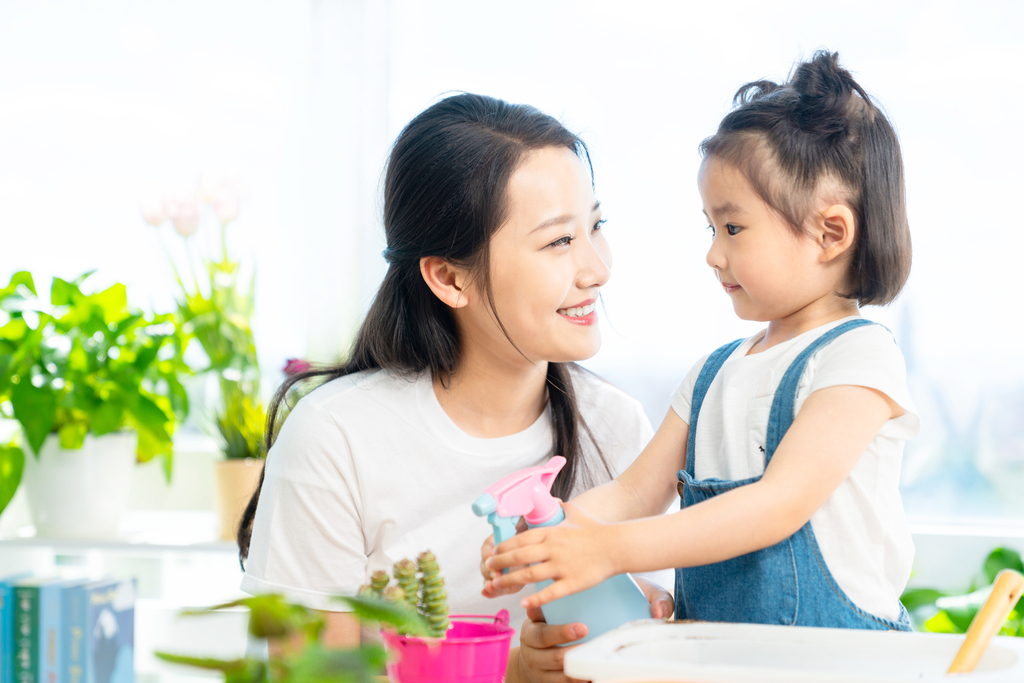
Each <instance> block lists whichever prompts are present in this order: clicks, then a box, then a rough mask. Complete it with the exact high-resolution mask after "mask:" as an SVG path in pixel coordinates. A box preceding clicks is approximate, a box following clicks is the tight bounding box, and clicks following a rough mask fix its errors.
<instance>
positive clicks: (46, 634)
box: [38, 579, 63, 683]
mask: <svg viewBox="0 0 1024 683" xmlns="http://www.w3.org/2000/svg"><path fill="white" fill-rule="evenodd" d="M62 583H63V582H61V581H60V580H58V579H53V580H50V581H47V582H45V583H43V584H41V585H40V586H39V678H38V682H39V683H59V680H58V679H59V675H60V650H61V648H60V636H61V626H60V608H61V597H62V595H61V594H62V593H63V585H62Z"/></svg>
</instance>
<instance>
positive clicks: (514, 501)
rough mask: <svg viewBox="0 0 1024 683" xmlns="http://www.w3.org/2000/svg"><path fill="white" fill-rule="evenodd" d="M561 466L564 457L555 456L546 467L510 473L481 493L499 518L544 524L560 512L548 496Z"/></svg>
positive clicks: (554, 499)
mask: <svg viewBox="0 0 1024 683" xmlns="http://www.w3.org/2000/svg"><path fill="white" fill-rule="evenodd" d="M564 465H565V458H563V457H562V456H560V455H556V456H554V457H553V458H551V460H548V462H547V464H546V465H538V466H537V467H528V468H526V469H525V470H519V471H518V472H515V473H514V474H510V475H508V476H507V477H505V478H504V479H502V480H501V481H499V482H498V483H496V484H493V485H491V486H490V487H488V488H487V490H486V491H484V493H488V494H490V495H491V496H492V497H493V498H494V501H495V503H497V513H498V516H499V517H520V516H522V517H525V518H526V522H527V523H528V524H530V525H537V524H543V523H544V522H547V521H548V520H550V519H551V518H552V517H554V516H555V514H556V513H557V512H558V510H559V509H560V508H559V506H558V500H557V499H556V498H554V497H553V496H552V495H551V485H552V484H553V483H554V482H555V477H556V476H557V475H558V473H559V472H560V471H561V469H562V467H563V466H564Z"/></svg>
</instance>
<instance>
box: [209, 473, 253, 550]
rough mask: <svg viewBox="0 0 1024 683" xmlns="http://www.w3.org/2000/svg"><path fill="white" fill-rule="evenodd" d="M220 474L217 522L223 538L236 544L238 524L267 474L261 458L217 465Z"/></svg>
mask: <svg viewBox="0 0 1024 683" xmlns="http://www.w3.org/2000/svg"><path fill="white" fill-rule="evenodd" d="M215 470H216V472H217V519H218V520H219V524H220V539H221V540H222V541H233V540H234V539H235V534H236V532H237V531H238V523H239V522H240V521H241V520H242V513H243V512H245V506H246V505H247V504H248V503H249V498H251V497H252V494H253V491H255V490H256V485H257V484H259V481H260V472H261V471H263V460H262V459H260V458H238V459H234V460H221V461H220V462H217V463H215Z"/></svg>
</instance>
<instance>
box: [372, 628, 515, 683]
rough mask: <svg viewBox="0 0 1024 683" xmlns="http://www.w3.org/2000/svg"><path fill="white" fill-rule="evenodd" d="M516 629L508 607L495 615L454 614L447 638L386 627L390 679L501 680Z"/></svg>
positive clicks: (414, 682)
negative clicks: (510, 621)
mask: <svg viewBox="0 0 1024 683" xmlns="http://www.w3.org/2000/svg"><path fill="white" fill-rule="evenodd" d="M465 619H486V620H489V621H491V622H492V623H489V624H488V623H473V622H471V621H463V620H465ZM514 632H515V630H514V629H513V628H512V627H511V626H509V625H508V611H507V610H501V611H500V612H498V613H497V614H496V615H494V616H482V615H475V614H456V615H452V617H451V627H450V628H449V629H448V632H447V633H446V634H445V637H444V638H443V639H440V638H414V637H412V636H400V635H398V634H397V633H395V632H394V631H383V636H384V648H385V649H386V650H387V652H388V655H389V661H388V679H389V680H390V681H391V683H501V681H502V680H504V678H505V666H506V665H507V664H508V652H509V647H510V645H511V642H512V634H513V633H514Z"/></svg>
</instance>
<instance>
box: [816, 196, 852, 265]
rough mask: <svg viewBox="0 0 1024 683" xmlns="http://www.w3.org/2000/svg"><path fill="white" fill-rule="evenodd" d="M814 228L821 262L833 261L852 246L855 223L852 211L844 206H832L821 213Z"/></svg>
mask: <svg viewBox="0 0 1024 683" xmlns="http://www.w3.org/2000/svg"><path fill="white" fill-rule="evenodd" d="M814 227H815V233H816V234H815V237H816V238H817V241H818V244H819V246H821V260H822V261H823V262H827V261H832V260H834V259H835V258H837V257H838V256H840V255H842V254H844V253H846V252H847V251H849V249H850V247H852V246H853V240H854V237H856V231H857V227H856V221H855V220H854V217H853V211H851V210H850V207H848V206H846V205H845V204H833V205H832V206H830V207H828V208H827V209H825V210H824V211H822V212H821V213H820V214H818V221H817V225H815V226H814Z"/></svg>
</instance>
